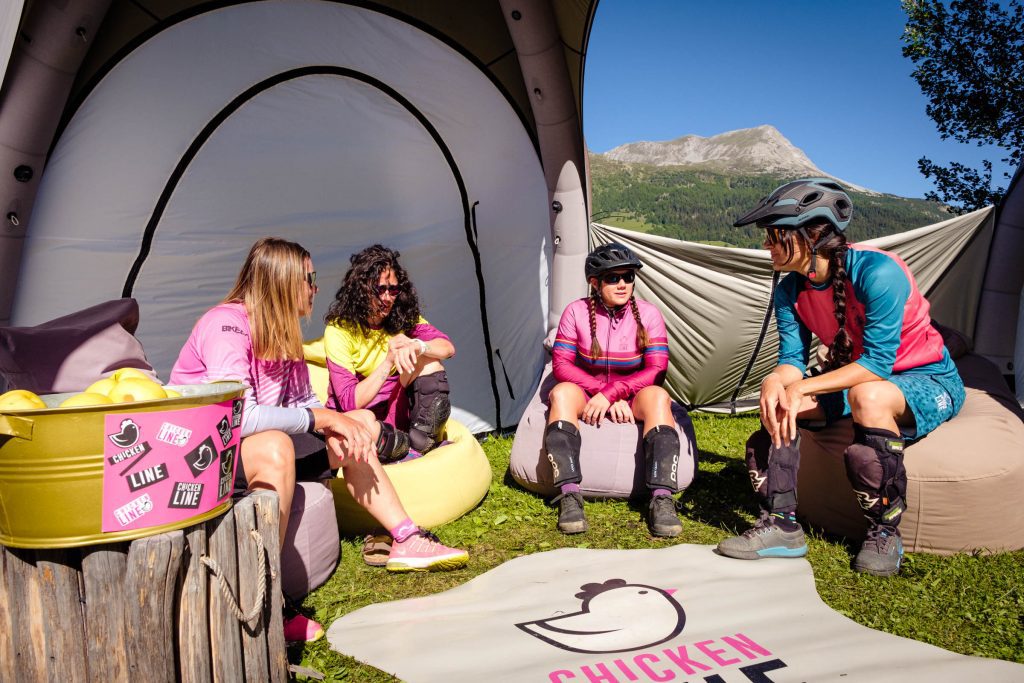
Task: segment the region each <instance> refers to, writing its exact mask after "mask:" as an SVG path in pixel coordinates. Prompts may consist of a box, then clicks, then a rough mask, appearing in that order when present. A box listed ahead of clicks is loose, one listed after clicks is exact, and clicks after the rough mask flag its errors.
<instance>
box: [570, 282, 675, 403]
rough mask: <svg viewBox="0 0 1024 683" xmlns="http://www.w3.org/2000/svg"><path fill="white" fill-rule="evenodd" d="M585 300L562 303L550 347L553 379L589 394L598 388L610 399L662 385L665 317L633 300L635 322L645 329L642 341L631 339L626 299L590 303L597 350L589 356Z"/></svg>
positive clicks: (633, 335)
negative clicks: (611, 305) (614, 304)
mask: <svg viewBox="0 0 1024 683" xmlns="http://www.w3.org/2000/svg"><path fill="white" fill-rule="evenodd" d="M588 301H589V299H587V298H583V299H577V300H576V301H573V302H572V303H571V304H569V305H568V306H566V308H565V311H564V312H563V313H562V318H561V320H559V321H558V332H557V333H556V335H555V343H554V346H553V347H552V349H551V357H552V365H553V367H554V375H555V379H557V380H558V381H559V382H573V383H574V384H576V385H578V386H579V387H580V388H581V389H583V391H585V392H586V393H587V395H588V396H593V395H594V394H596V393H598V392H601V393H602V394H604V395H605V397H606V398H607V399H608V400H609V401H611V402H612V403H614V402H616V401H618V400H620V399H626V400H630V399H632V398H633V397H634V396H636V393H637V392H638V391H640V390H641V389H643V388H644V387H648V386H651V385H652V384H661V383H662V382H663V381H664V380H665V372H666V371H667V370H668V335H667V334H666V332H665V320H664V318H662V317H661V313H660V312H659V311H658V309H657V308H656V307H655V306H654V305H653V304H650V303H648V302H646V301H642V300H640V299H636V305H637V310H638V311H639V312H640V321H641V322H642V323H643V325H644V328H645V329H646V330H647V346H646V347H645V348H642V349H641V348H638V347H637V344H636V320H635V319H634V317H633V311H632V309H631V308H630V306H629V305H628V304H627V305H625V306H623V307H622V308H620V309H619V310H617V311H611V310H609V309H608V308H606V307H605V306H604V305H603V304H601V303H598V304H597V306H596V307H595V309H596V310H595V311H594V318H595V322H596V332H597V340H598V343H599V344H600V346H601V353H600V355H598V356H597V357H596V358H594V357H591V356H590V346H591V344H590V342H591V336H590V312H589V311H590V309H589V304H588Z"/></svg>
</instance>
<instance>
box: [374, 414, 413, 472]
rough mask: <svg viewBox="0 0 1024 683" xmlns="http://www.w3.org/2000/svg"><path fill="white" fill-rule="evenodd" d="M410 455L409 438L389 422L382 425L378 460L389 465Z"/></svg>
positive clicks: (378, 443)
mask: <svg viewBox="0 0 1024 683" xmlns="http://www.w3.org/2000/svg"><path fill="white" fill-rule="evenodd" d="M407 455H409V436H408V434H406V433H405V432H403V431H399V430H397V429H395V428H394V426H393V425H389V424H388V423H387V422H381V423H380V436H378V437H377V458H378V459H379V460H380V461H381V462H382V463H384V464H385V465H387V464H388V463H392V462H398V461H399V460H401V459H402V458H404V457H405V456H407Z"/></svg>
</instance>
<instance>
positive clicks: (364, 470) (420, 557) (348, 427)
mask: <svg viewBox="0 0 1024 683" xmlns="http://www.w3.org/2000/svg"><path fill="white" fill-rule="evenodd" d="M316 292H317V286H316V271H315V270H313V261H312V258H311V257H310V254H309V252H308V251H306V250H305V249H303V248H302V247H301V246H299V245H298V244H296V243H294V242H289V241H287V240H283V239H280V238H276V237H265V238H263V239H261V240H259V241H257V242H256V243H255V244H254V245H253V246H252V248H251V249H250V251H249V255H248V256H247V257H246V260H245V263H244V265H243V266H242V270H241V271H240V272H239V274H238V279H237V280H236V282H235V286H234V287H233V288H232V289H231V291H230V292H229V293H228V295H227V296H226V297H225V298H224V300H223V301H222V302H221V303H220V304H218V305H217V306H215V307H213V308H212V309H210V310H209V311H207V312H206V313H205V314H204V315H203V316H202V317H201V318H200V319H199V321H198V322H197V323H196V325H195V327H194V328H193V330H192V333H191V335H190V336H189V338H188V341H186V343H185V346H184V347H183V348H182V350H181V353H180V355H179V356H178V360H177V362H176V363H175V364H174V369H173V370H172V371H171V382H172V383H174V384H199V383H206V382H216V381H222V380H237V381H241V382H243V383H244V384H246V385H247V388H246V391H245V403H244V408H243V411H242V443H241V448H240V467H238V468H237V470H236V487H240V488H243V489H248V490H255V489H264V490H270V491H274V492H276V493H277V494H278V496H279V499H280V510H281V527H280V533H281V540H282V542H283V541H284V538H285V531H286V530H287V527H288V513H289V510H290V509H291V503H292V495H293V492H294V489H295V480H296V452H295V445H294V441H293V439H292V438H291V437H292V435H301V434H305V433H313V434H322V435H323V436H324V437H325V439H326V448H325V449H321V450H320V451H319V452H318V453H314V454H313V455H310V456H309V457H307V458H304V459H303V461H304V462H306V461H308V462H309V463H313V464H314V466H313V467H312V468H311V469H319V470H324V469H327V468H328V467H329V468H330V469H337V468H340V469H341V470H342V471H343V472H344V475H345V483H346V486H347V487H348V489H349V492H350V493H351V494H352V497H353V498H354V499H355V500H356V501H358V502H359V503H360V504H361V505H362V506H363V507H365V508H366V509H367V511H368V512H370V514H372V515H373V516H374V517H375V518H376V519H377V520H378V521H380V522H381V524H382V525H384V526H385V527H386V528H387V529H389V530H390V531H391V532H392V534H393V535H394V536H395V538H397V539H401V540H400V541H398V542H396V543H395V544H394V546H393V548H392V551H391V555H390V557H389V560H388V564H387V568H388V569H389V570H391V571H398V572H403V571H427V570H440V569H455V568H458V567H462V566H464V565H465V564H466V562H467V560H468V554H467V553H466V552H465V551H463V550H458V549H455V548H448V547H446V546H444V545H442V544H441V543H439V542H438V541H437V539H436V538H435V537H434V536H432V535H431V534H430V533H429V532H426V531H423V530H421V529H419V527H417V526H416V525H415V524H414V523H413V522H412V520H410V519H409V516H408V514H406V511H405V509H404V508H403V507H402V504H401V502H400V501H399V500H398V496H397V495H396V493H395V490H394V487H393V486H392V485H391V482H390V480H389V479H388V476H387V474H385V472H384V471H383V469H382V468H381V464H380V461H379V460H378V457H379V456H380V455H381V453H382V450H384V449H387V448H389V447H391V446H393V443H389V442H388V440H387V439H382V438H381V437H382V431H381V427H380V423H379V422H377V420H376V418H375V417H374V416H373V414H372V413H370V412H369V411H365V410H355V411H351V412H348V413H338V412H336V411H334V410H330V409H327V408H324V407H323V406H321V405H320V402H319V401H318V400H317V398H316V396H315V394H314V393H313V389H312V387H311V385H310V381H309V372H308V370H307V368H306V364H305V361H304V359H303V354H302V331H301V327H300V325H299V320H300V318H302V317H308V316H309V315H310V314H311V312H312V310H313V297H314V296H315V294H316ZM392 442H393V439H392ZM317 465H319V467H318V466H317ZM322 635H323V629H322V628H321V627H320V625H319V624H317V623H316V622H314V621H312V620H309V619H307V618H306V617H304V616H303V615H301V614H298V613H296V614H294V615H292V616H290V617H289V618H288V619H286V622H285V637H286V639H287V640H289V641H303V640H307V641H308V640H315V639H317V638H319V637H320V636H322Z"/></svg>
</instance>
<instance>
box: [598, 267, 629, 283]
mask: <svg viewBox="0 0 1024 683" xmlns="http://www.w3.org/2000/svg"><path fill="white" fill-rule="evenodd" d="M635 279H636V273H635V272H633V271H632V270H631V271H629V272H628V273H605V274H604V275H602V276H601V282H602V283H603V284H606V285H617V284H619V280H622V281H623V282H625V283H626V284H627V285H630V284H633V280H635Z"/></svg>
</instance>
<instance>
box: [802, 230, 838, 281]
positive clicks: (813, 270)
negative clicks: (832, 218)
mask: <svg viewBox="0 0 1024 683" xmlns="http://www.w3.org/2000/svg"><path fill="white" fill-rule="evenodd" d="M797 232H799V233H800V235H801V236H803V238H804V241H805V242H806V243H807V246H809V247H810V248H811V264H810V266H808V268H807V277H808V278H809V279H811V280H813V279H814V278H815V277H817V275H818V273H817V265H818V249H819V248H820V247H821V245H823V244H824V243H825V242H827V241H828V239H829V237H831V236H832V233H831V232H829V231H826V232H825V234H824V235H822V236H821V239H819V240H818V241H817V242H814V243H812V242H811V236H810V235H809V234H807V229H806V228H797Z"/></svg>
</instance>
